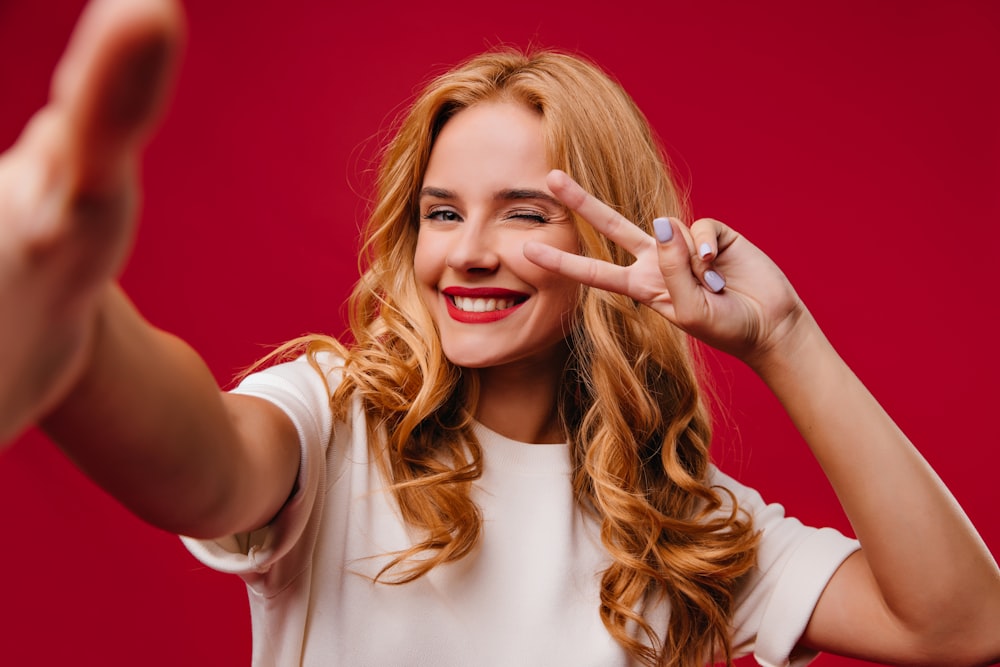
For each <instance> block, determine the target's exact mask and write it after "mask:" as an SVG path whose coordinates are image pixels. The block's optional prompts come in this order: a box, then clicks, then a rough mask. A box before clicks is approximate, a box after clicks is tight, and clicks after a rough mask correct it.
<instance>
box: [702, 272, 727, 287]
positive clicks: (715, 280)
mask: <svg viewBox="0 0 1000 667" xmlns="http://www.w3.org/2000/svg"><path fill="white" fill-rule="evenodd" d="M705 284H706V285H708V289H710V290H712V291H713V292H721V291H722V288H723V287H725V286H726V281H725V280H723V279H722V276H720V275H719V274H718V273H716V272H715V271H711V270H709V271H706V272H705Z"/></svg>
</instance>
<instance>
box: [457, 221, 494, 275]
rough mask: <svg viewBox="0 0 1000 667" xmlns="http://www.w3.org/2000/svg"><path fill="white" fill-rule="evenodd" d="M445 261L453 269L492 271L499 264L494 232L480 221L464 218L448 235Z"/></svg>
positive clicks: (479, 271)
mask: <svg viewBox="0 0 1000 667" xmlns="http://www.w3.org/2000/svg"><path fill="white" fill-rule="evenodd" d="M449 236H450V238H449V239H448V242H449V243H450V244H451V245H450V247H449V248H448V254H447V257H446V263H447V264H448V267H449V268H451V269H454V270H455V271H467V272H473V273H492V272H494V271H496V270H497V268H498V267H499V265H500V255H499V253H498V252H497V246H496V241H497V239H496V238H495V233H494V232H492V231H491V230H490V226H489V225H487V224H484V223H483V222H482V221H477V220H466V221H465V222H463V223H462V224H460V225H457V226H456V227H455V229H454V230H452V234H450V235H449Z"/></svg>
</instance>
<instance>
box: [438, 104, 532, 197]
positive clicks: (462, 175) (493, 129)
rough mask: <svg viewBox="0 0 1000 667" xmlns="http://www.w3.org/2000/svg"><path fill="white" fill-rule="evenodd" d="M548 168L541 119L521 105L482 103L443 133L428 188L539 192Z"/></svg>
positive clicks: (448, 124) (454, 119)
mask: <svg viewBox="0 0 1000 667" xmlns="http://www.w3.org/2000/svg"><path fill="white" fill-rule="evenodd" d="M550 168H551V167H550V165H549V159H548V155H547V150H546V143H545V133H544V128H543V123H542V116H541V114H540V113H538V112H537V111H535V110H534V109H532V108H531V107H529V106H527V105H525V104H522V103H519V102H506V101H505V102H480V103H477V104H474V105H472V106H470V107H467V108H465V109H463V110H461V111H459V112H458V113H456V114H455V115H454V116H452V117H451V118H450V119H449V120H448V121H447V122H446V123H445V124H444V127H442V128H441V131H440V133H439V134H438V137H437V139H436V141H435V142H434V147H433V148H432V149H431V155H430V160H429V162H428V164H427V171H426V172H425V174H424V185H431V186H439V187H449V188H454V187H456V186H457V185H459V184H461V183H466V184H470V183H473V182H475V183H478V184H479V185H480V186H482V187H493V188H510V187H512V186H518V185H528V184H533V185H535V186H538V185H539V183H544V180H545V175H546V174H547V173H548V172H549V170H550Z"/></svg>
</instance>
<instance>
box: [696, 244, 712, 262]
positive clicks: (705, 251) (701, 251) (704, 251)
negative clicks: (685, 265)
mask: <svg viewBox="0 0 1000 667" xmlns="http://www.w3.org/2000/svg"><path fill="white" fill-rule="evenodd" d="M711 254H712V246H710V245H708V244H707V243H702V244H701V245H700V246H698V256H699V257H701V258H702V259H705V258H706V257H708V256H709V255H711Z"/></svg>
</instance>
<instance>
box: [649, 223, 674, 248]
mask: <svg viewBox="0 0 1000 667" xmlns="http://www.w3.org/2000/svg"><path fill="white" fill-rule="evenodd" d="M653 232H654V233H655V234H656V240H657V241H659V242H660V243H666V242H667V241H669V240H670V239H672V238H674V229H673V227H671V226H670V218H656V219H655V220H653Z"/></svg>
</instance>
